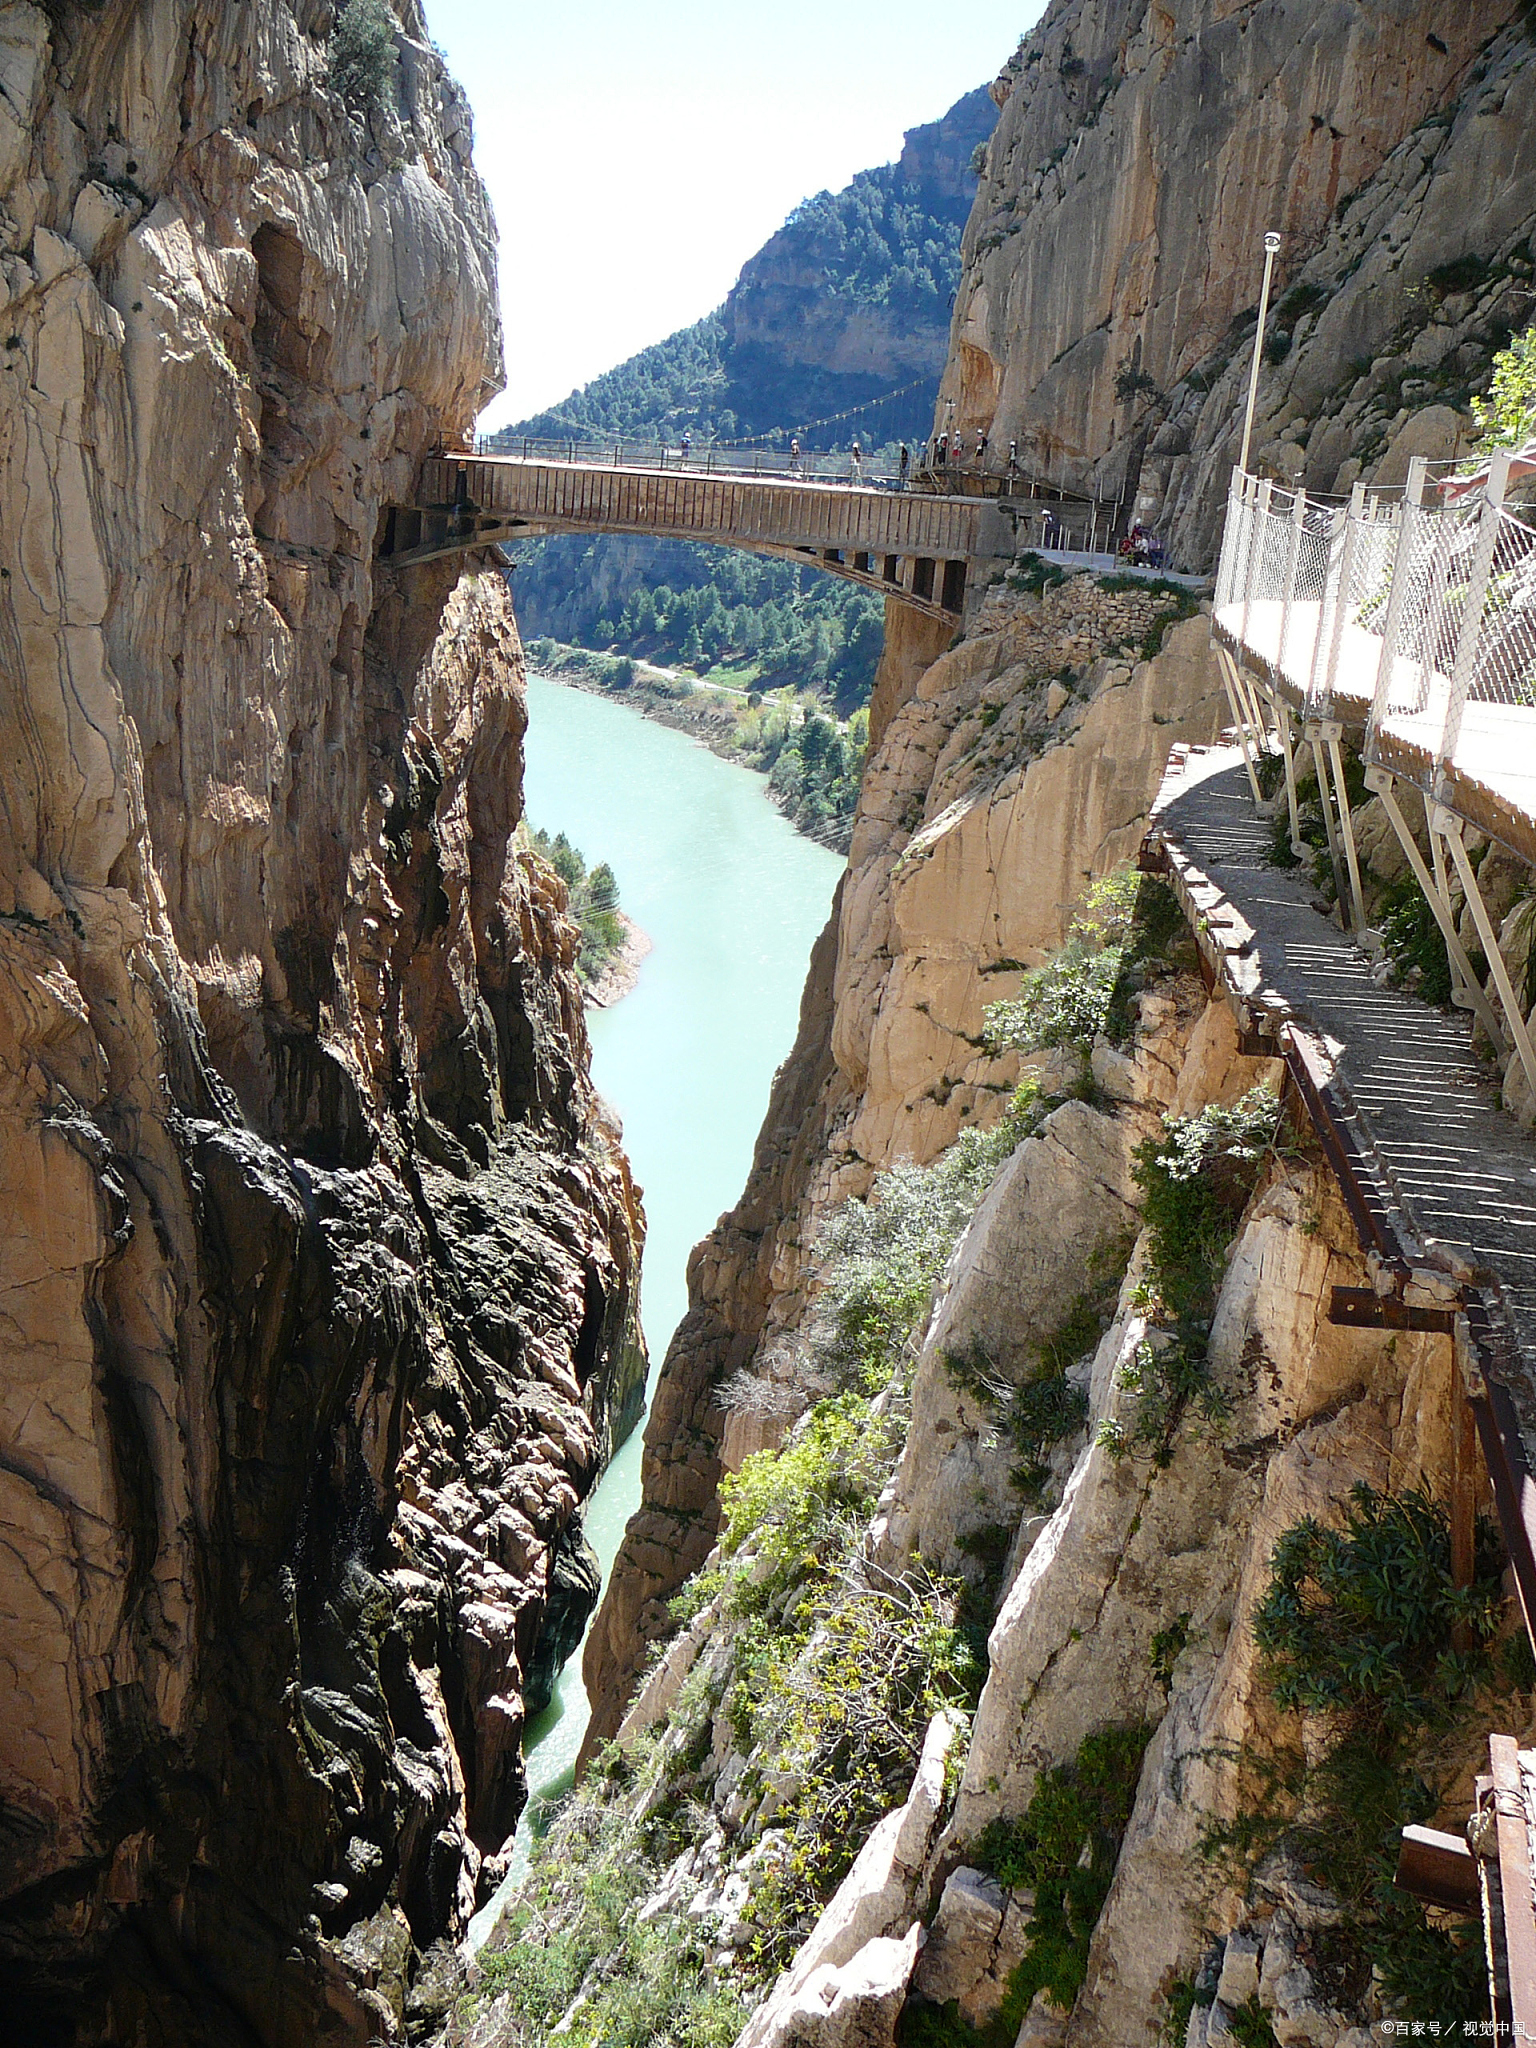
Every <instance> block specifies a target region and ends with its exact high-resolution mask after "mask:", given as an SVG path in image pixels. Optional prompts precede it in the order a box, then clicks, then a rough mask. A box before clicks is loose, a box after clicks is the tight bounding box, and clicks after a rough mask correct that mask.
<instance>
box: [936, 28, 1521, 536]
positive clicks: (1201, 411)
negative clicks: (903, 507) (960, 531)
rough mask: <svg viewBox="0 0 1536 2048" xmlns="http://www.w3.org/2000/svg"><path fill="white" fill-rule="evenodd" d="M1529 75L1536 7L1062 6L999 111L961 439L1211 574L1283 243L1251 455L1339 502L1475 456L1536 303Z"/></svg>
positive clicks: (944, 416)
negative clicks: (1014, 445) (1268, 280)
mask: <svg viewBox="0 0 1536 2048" xmlns="http://www.w3.org/2000/svg"><path fill="white" fill-rule="evenodd" d="M1533 66H1536V48H1533V46H1532V42H1531V38H1530V27H1529V20H1528V10H1524V9H1522V8H1521V7H1519V6H1518V5H1516V4H1515V0H1478V4H1475V5H1471V6H1467V7H1461V8H1456V9H1453V10H1451V11H1450V13H1449V14H1448V13H1447V12H1446V10H1444V9H1443V8H1436V7H1434V6H1431V5H1428V4H1421V5H1411V4H1406V0H1391V4H1388V0H1371V4H1368V5H1365V6H1346V5H1325V6H1319V5H1317V4H1315V0H1261V4H1259V5H1257V6H1234V5H1231V4H1228V0H1193V4H1180V5H1177V6H1175V5H1173V4H1163V0H1152V4H1151V5H1148V4H1147V0H1054V4H1053V5H1052V6H1051V7H1049V8H1048V9H1047V11H1046V14H1045V16H1044V19H1043V20H1042V21H1041V22H1040V24H1039V26H1038V27H1037V28H1036V29H1034V30H1033V31H1032V32H1031V34H1030V35H1029V36H1028V37H1027V38H1026V39H1025V41H1024V43H1023V45H1022V46H1021V48H1020V50H1019V51H1018V53H1017V55H1016V56H1015V57H1014V58H1013V59H1012V61H1011V62H1010V63H1009V65H1008V66H1007V68H1006V69H1005V71H1004V72H1003V74H1002V76H1001V77H1000V78H999V80H998V81H997V84H996V85H995V86H994V88H993V90H994V94H995V96H996V97H997V98H998V99H999V101H1001V102H1002V115H1001V118H1000V120H999V122H998V127H997V131H996V133H995V135H994V136H993V139H992V142H991V144H990V147H989V152H988V159H987V170H986V175H985V177H984V178H983V181H982V186H981V190H980V192H979V193H978V196H977V201H976V205H975V207H974V209H973V211H972V214H971V219H970V223H969V225H968V227H967V229H966V235H965V240H964V244H963V248H962V261H963V274H962V278H961V285H960V292H959V297H958V300H957V303H956V307H955V319H954V326H953V330H952V334H951V346H950V360H949V366H948V369H947V370H946V372H945V377H944V382H943V384H942V386H941V389H940V399H939V411H938V415H937V417H938V419H939V421H940V423H941V424H944V423H949V424H952V425H953V426H955V427H957V428H960V429H964V430H966V431H971V430H974V429H975V428H977V427H985V428H987V429H989V431H990V433H991V436H992V440H993V444H994V446H995V447H1001V446H1002V445H1004V444H1005V443H1006V442H1007V441H1008V440H1010V439H1017V440H1018V442H1019V445H1020V450H1021V460H1027V462H1028V463H1029V464H1031V465H1032V466H1035V467H1038V468H1039V469H1040V470H1041V471H1042V472H1043V473H1044V474H1046V475H1048V476H1049V477H1051V478H1052V479H1053V480H1054V481H1056V482H1057V483H1060V484H1064V485H1066V486H1068V487H1070V488H1072V489H1076V490H1088V489H1093V490H1096V491H1097V492H1098V493H1099V494H1100V495H1101V496H1104V497H1109V498H1115V497H1117V496H1120V495H1122V494H1123V495H1124V497H1125V499H1126V502H1127V504H1128V506H1129V507H1130V509H1131V511H1132V513H1133V515H1134V516H1136V517H1139V518H1141V519H1142V520H1143V521H1145V522H1146V523H1147V524H1149V525H1151V526H1154V527H1158V528H1161V529H1163V530H1164V532H1165V534H1166V537H1167V540H1168V543H1169V546H1170V549H1171V552H1172V555H1173V557H1174V558H1175V559H1176V560H1178V561H1180V562H1181V563H1183V564H1184V565H1185V566H1188V567H1190V568H1196V569H1202V568H1206V567H1208V566H1209V565H1210V563H1211V561H1212V559H1213V553H1214V547H1215V542H1216V537H1217V534H1218V532H1219V525H1220V515H1221V508H1222V504H1223V502H1224V498H1225V490H1226V480H1227V474H1228V471H1229V470H1230V467H1231V465H1232V463H1233V461H1234V460H1235V459H1236V456H1237V449H1238V441H1239V436H1240V433H1241V426H1242V400H1243V395H1244V390H1245V385H1246V378H1247V372H1248V364H1249V359H1250V355H1251V350H1252V343H1253V333H1254V323H1255V319H1256V316H1257V311H1258V296H1259V281H1260V273H1261V270H1262V264H1263V257H1262V253H1261V243H1262V240H1263V236H1264V233H1265V231H1266V230H1267V229H1271V228H1273V229H1276V230H1278V231H1279V232H1280V234H1281V235H1282V238H1283V240H1282V245H1281V251H1280V255H1279V257H1278V259H1277V268H1276V285H1275V302H1274V321H1273V324H1272V327H1271V330H1270V335H1269V338H1268V357H1269V362H1268V366H1267V368H1266V370H1265V373H1264V375H1263V378H1262V380H1261V384H1260V410H1259V415H1258V418H1259V427H1258V430H1257V438H1256V440H1255V444H1254V445H1255V448H1256V450H1258V451H1260V452H1261V454H1262V456H1263V458H1264V459H1265V460H1266V462H1267V463H1268V464H1269V465H1270V466H1271V468H1272V469H1273V471H1274V472H1275V473H1278V474H1283V475H1286V476H1288V477H1295V476H1298V475H1301V474H1303V473H1304V474H1305V477H1306V482H1307V485H1308V487H1309V488H1310V489H1314V490H1319V491H1331V490H1347V489H1348V487H1349V484H1350V483H1351V482H1352V481H1353V480H1354V478H1355V477H1357V476H1364V477H1365V478H1366V480H1367V481H1372V480H1375V479H1377V478H1380V479H1381V480H1383V481H1397V482H1401V480H1402V477H1403V475H1404V473H1405V470H1406V464H1407V458H1408V455H1409V454H1411V453H1424V454H1429V455H1433V456H1442V455H1450V454H1454V453H1455V452H1456V450H1457V444H1458V433H1461V434H1465V431H1466V429H1467V427H1468V426H1469V425H1470V420H1469V415H1468V412H1467V398H1468V395H1469V393H1470V392H1471V391H1473V390H1476V389H1479V388H1480V384H1481V381H1485V380H1486V377H1487V372H1488V364H1489V359H1490V352H1491V351H1492V350H1493V349H1494V348H1496V347H1499V346H1502V345H1503V342H1504V341H1505V340H1506V339H1507V337H1508V335H1509V332H1510V330H1511V328H1512V327H1514V326H1517V325H1521V326H1523V325H1524V324H1525V323H1526V321H1527V320H1528V318H1529V316H1530V312H1531V308H1532V305H1533V303H1536V301H1533V297H1532V290H1531V267H1532V250H1531V247H1530V234H1531V221H1532V218H1533V215H1536V123H1533V120H1532V109H1533V104H1536V77H1533ZM1462 445H1465V442H1464V441H1463V443H1462Z"/></svg>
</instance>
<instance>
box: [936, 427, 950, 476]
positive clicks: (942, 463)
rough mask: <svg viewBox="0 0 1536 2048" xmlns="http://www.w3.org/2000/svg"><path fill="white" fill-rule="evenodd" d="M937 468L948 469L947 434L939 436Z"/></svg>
mask: <svg viewBox="0 0 1536 2048" xmlns="http://www.w3.org/2000/svg"><path fill="white" fill-rule="evenodd" d="M938 466H939V468H940V469H948V467H949V436H948V434H940V436H939V449H938Z"/></svg>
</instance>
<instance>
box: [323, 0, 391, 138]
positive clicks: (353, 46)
mask: <svg viewBox="0 0 1536 2048" xmlns="http://www.w3.org/2000/svg"><path fill="white" fill-rule="evenodd" d="M397 27H398V24H397V22H396V20H395V17H394V16H393V15H392V14H391V13H390V11H389V9H388V8H387V7H386V6H385V4H384V0H346V5H345V6H344V7H343V8H342V10H341V12H340V14H339V15H338V16H337V17H336V26H335V28H334V29H333V30H332V31H331V51H330V65H331V83H332V85H333V86H334V87H335V89H336V91H337V92H339V93H340V94H341V96H342V98H343V99H345V100H347V101H348V102H350V103H351V104H352V105H353V106H357V107H361V108H362V109H363V110H364V111H365V112H367V113H377V112H378V111H379V110H380V109H381V108H382V107H384V106H385V104H386V103H387V102H389V101H391V100H392V99H393V96H394V90H395V70H396V58H395V34H396V30H397Z"/></svg>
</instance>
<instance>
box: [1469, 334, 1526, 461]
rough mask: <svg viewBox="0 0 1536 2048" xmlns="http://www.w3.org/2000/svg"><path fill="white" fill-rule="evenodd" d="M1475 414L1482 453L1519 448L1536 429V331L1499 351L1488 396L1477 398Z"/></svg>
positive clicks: (1473, 409) (1474, 402)
mask: <svg viewBox="0 0 1536 2048" xmlns="http://www.w3.org/2000/svg"><path fill="white" fill-rule="evenodd" d="M1472 411H1473V414H1474V416H1475V417H1476V420H1477V424H1478V426H1479V427H1480V428H1481V429H1482V439H1481V441H1480V442H1479V444H1478V445H1479V447H1480V448H1482V449H1490V448H1517V447H1519V446H1520V445H1521V444H1522V443H1523V442H1524V441H1525V440H1526V438H1527V437H1528V435H1529V434H1530V433H1531V431H1532V429H1533V427H1536V327H1528V328H1527V329H1526V330H1525V332H1524V334H1519V335H1516V336H1515V338H1514V339H1513V340H1512V341H1511V342H1510V344H1509V346H1508V348H1503V349H1500V350H1499V352H1498V354H1497V355H1496V356H1495V357H1494V359H1493V374H1492V377H1491V379H1490V381H1489V385H1488V396H1487V397H1486V398H1474V399H1473V401H1472Z"/></svg>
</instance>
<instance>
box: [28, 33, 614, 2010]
mask: <svg viewBox="0 0 1536 2048" xmlns="http://www.w3.org/2000/svg"><path fill="white" fill-rule="evenodd" d="M334 19H335V14H334V10H333V8H332V7H331V6H330V5H329V4H326V0H297V4H294V5H291V6H290V5H285V4H280V0H248V4H239V5H234V6H227V7H226V6H214V5H208V4H204V0H152V4H143V5H141V4H132V0H107V4H104V5H100V6H84V5H81V6H76V5H74V4H72V0H61V4H59V5H57V6H54V7H52V8H49V9H47V10H45V9H43V8H40V7H35V6H31V5H28V4H14V5H9V6H6V7H5V8H3V9H0V279H3V283H0V298H3V305H4V312H3V320H0V326H3V330H4V340H3V347H0V390H3V396H0V579H3V583H0V677H3V686H0V764H3V766H0V792H3V803H0V1128H3V1135H0V1185H3V1202H4V1206H5V1213H6V1222H7V1229H6V1238H5V1244H4V1249H3V1253H0V1259H3V1283H0V1285H3V1300H4V1316H3V1339H0V1363H3V1370H0V1403H3V1420H0V1429H3V1451H0V1523H3V1525H4V1546H3V1547H4V1558H5V1561H4V1566H3V1569H0V1613H3V1615H4V1627H3V1641H4V1651H3V1666H0V1668H3V1671H4V1703H3V1707H0V1964H3V1971H4V1980H5V1985H6V2000H7V2026H8V2028H9V2030H10V2032H9V2037H10V2038H12V2039H16V2040H29V2041H30V2040H35V2041H39V2042H42V2041H55V2040H60V2041H62V2040H70V2039H74V2038H78V2039H80V2040H82V2041H84V2040H90V2041H123V2042H127V2041H135V2042H138V2041H144V2040H153V2041H155V2042H164V2043H175V2044H181V2043H194V2042H197V2043H203V2042H206V2043H208V2044H210V2048H211V2044H214V2043H217V2044H219V2048H224V2044H227V2043H229V2042H232V2041H236V2040H238V2041H250V2042H262V2043H268V2042H271V2043H275V2042H278V2041H294V2042H296V2041H299V2040H303V2041H306V2042H307V2041H318V2040H335V2041H338V2042H357V2043H362V2042H364V2041H367V2040H377V2039H384V2040H393V2039H397V2038H400V2036H401V2032H402V2028H403V2024H404V2020H403V2014H404V2008H405V2001H406V1998H407V1995H408V1990H409V1986H410V1982H411V1980H412V1978H413V1976H415V1975H416V1974H417V1959H418V1958H419V1956H420V1954H421V1953H422V1952H424V1951H426V1950H427V1949H429V1948H430V1946H431V1945H432V1944H433V1943H434V1942H435V1941H439V1940H441V1939H442V1938H444V1937H451V1936H454V1935H456V1934H457V1933H458V1932H459V1931H460V1930H461V1929H462V1926H463V1924H464V1920H465V1917H466V1915H467V1912H468V1911H469V1910H470V1909H471V1908H472V1906H473V1904H474V1902H475V1900H476V1898H477V1897H478V1896H483V1895H484V1885H485V1884H486V1883H488V1882H489V1881H490V1880H491V1879H492V1878H493V1876H494V1874H495V1873H494V1867H492V1868H491V1869H484V1868H483V1864H484V1861H485V1859H486V1858H488V1857H491V1856H492V1855H493V1854H494V1852H495V1851H497V1850H498V1849H499V1848H500V1847H501V1845H502V1843H503V1841H504V1840H505V1838H506V1837H507V1835H508V1834H509V1833H510V1830H511V1828H512V1826H513V1823H514V1821H515V1819H516V1816H517V1812H518V1809H519V1807H520V1804H521V1799H522V1771H521V1763H520V1759H519V1744H520V1737H521V1730H522V1725H523V1720H524V1716H525V1711H526V1708H527V1705H528V1704H529V1703H530V1702H531V1703H532V1704H534V1705H537V1704H538V1702H539V1697H540V1694H541V1693H542V1692H547V1688H548V1685H549V1683H550V1679H551V1676H552V1672H553V1669H554V1668H557V1667H558V1663H559V1662H560V1661H561V1660H562V1659H563V1656H564V1654H565V1652H566V1651H567V1650H568V1649H569V1647H570V1646H571V1645H572V1644H573V1643H574V1642H575V1641H576V1640H577V1639H578V1638H579V1635H580V1631H581V1628H582V1625H583V1622H584V1619H585V1615H586V1612H587V1611H588V1608H589V1607H590V1604H591V1601H592V1599H593V1597H594V1596H595V1591H596V1586H595V1576H594V1574H593V1573H592V1572H591V1570H590V1567H589V1565H588V1563H587V1554H586V1553H585V1550H584V1545H583V1542H582V1539H581V1534H580V1516H579V1506H580V1501H581V1499H582V1497H583V1496H584V1494H585V1493H586V1491H587V1490H588V1488H589V1487H590V1485H591V1483H592V1481H593V1479H594V1478H595V1476H596V1474H597V1472H598V1470H599V1469H600V1467H601V1464H602V1462H603V1461H604V1459H605V1458H606V1456H607V1454H608V1451H609V1449H610V1448H611V1445H612V1443H613V1441H614V1438H615V1436H616V1434H617V1433H619V1432H620V1431H621V1430H622V1429H623V1428H624V1427H625V1426H627V1424H628V1422H629V1421H630V1420H631V1419H632V1417H633V1415H634V1412H635V1409H636V1405H637V1403H638V1400H639V1398H640V1388H641V1380H642V1375H643V1366H644V1360H643V1355H642V1353H641V1350H640V1347H639V1342H638V1336H637V1331H636V1324H635V1318H634V1297H635V1280H636V1271H637V1264H638V1258H639V1248H640V1240H641V1235H642V1230H643V1222H642V1218H641V1214H640V1210H639V1205H638V1201H637V1199H636V1195H635V1192H634V1190H633V1189H632V1187H631V1186H630V1184H629V1181H628V1177H627V1170H626V1167H625V1164H624V1160H623V1157H622V1154H621V1153H620V1151H619V1150H618V1147H617V1144H616V1142H615V1138H614V1134H613V1132H612V1130H611V1128H610V1127H609V1126H608V1124H607V1123H606V1121H605V1119H604V1116H603V1113H602V1112H601V1109H600V1106H599V1105H598V1104H597V1102H596V1100H595V1098H594V1096H593V1094H592V1091H591V1087H590V1083H589V1081H588V1079H587V1071H586V1042H585V1030H584V1024H583V1013H582V1001H581V994H580V989H579V986H578V983H577V980H576V977H575V974H574V971H573V963H574V947H575V943H576V933H575V930H574V927H573V926H572V925H571V924H570V923H569V922H568V921H567V920H566V918H565V917H564V915H563V908H564V904H563V892H562V890H561V887H560V885H559V884H558V883H557V882H556V881H555V880H554V878H553V877H552V876H551V875H550V873H549V871H548V870H547V869H544V868H543V867H541V866H540V865H539V864H538V863H536V862H535V861H533V860H532V859H531V858H530V857H529V856H528V855H527V854H526V853H525V852H523V851H520V849H519V847H518V844H517V842H516V839H515V836H514V835H515V828H516V826H517V823H518V819H519V815H520V804H521V797H520V772H521V754H520V748H521V737H522V732H523V728H524V723H525V716H524V711H523V704H522V692H521V653H520V649H519V645H518V639H517V631H516V626H515V623H514V620H513V618H512V614H511V609H510V604H509V602H508V598H507V594H506V590H505V585H504V582H503V579H502V578H501V577H500V576H499V575H497V574H495V573H491V572H490V571H489V570H485V569H481V568H478V567H476V566H475V565H473V564H472V565H470V566H469V567H468V568H467V569H466V570H465V571H464V573H463V574H460V572H459V568H458V566H457V565H455V564H451V563H450V564H434V565H429V566H427V567H424V568H417V569H408V570H403V571H394V572H391V571H388V570H383V569H381V568H380V567H379V566H378V565H377V564H376V562H375V560H374V541H375V536H376V533H377V531H378V528H379V524H380V519H381V515H382V510H383V508H384V507H385V506H386V505H387V504H389V503H390V502H392V501H398V500H399V499H400V498H401V497H402V496H404V495H405V494H407V493H408V492H409V489H410V486H411V483H412V480H413V477H414V474H415V471H416V468H417V466H418V464H419V462H420V459H421V457H422V455H423V454H424V453H425V452H426V451H427V450H428V448H429V447H430V446H431V445H432V444H433V443H434V442H435V441H438V440H441V439H448V440H453V439H456V438H457V437H458V436H459V435H461V434H462V433H463V432H464V431H465V430H466V429H467V428H468V427H469V426H470V424H471V423H472V421H473V418H474V415H475V413H476V411H477V409H478V408H479V406H480V405H481V403H482V402H483V399H484V396H485V394H486V392H487V390H488V389H489V388H493V387H494V385H495V383H496V381H497V380H498V377H499V370H500V351H499V332H498V323H497V314H496V311H495V270H494V229H493V225H492V222H491V219H490V214H489V209H488V206H487V203H486V199H485V195H484V192H483V190H482V188H481V186H480V184H479V181H478V179H477V177H476V175H475V173H474V170H473V168H472V165H471V161H470V123H469V114H468V109H467V106H466V104H465V102H464V100H463V97H462V95H461V94H460V93H459V91H458V89H457V87H456V86H455V85H454V84H453V82H452V81H451V79H449V78H448V77H447V76H446V74H445V72H444V69H443V65H442V62H441V59H440V57H439V56H438V55H437V53H436V52H435V51H434V50H433V49H432V47H431V45H430V43H429V42H428V39H427V36H426V33H425V28H424V25H423V22H422V19H421V16H420V13H419V11H418V9H417V8H416V7H415V6H414V5H413V4H407V5H406V6H405V7H404V8H402V9H401V10H400V26H399V28H398V30H397V32H396V34H395V35H394V37H393V41H392V44H391V45H390V46H389V48H388V50H387V52H386V63H387V71H388V77H389V84H388V87H387V90H384V91H382V92H380V93H379V94H378V95H377V96H376V98H374V99H373V101H372V102H371V103H369V101H368V100H367V99H366V98H365V99H359V98H357V97H356V96H354V98H353V99H352V100H351V101H350V102H348V101H347V100H345V99H344V98H343V95H342V93H341V91H340V90H339V89H338V87H337V85H336V84H335V82H334V81H332V80H331V78H330V75H329V54H330V52H329V37H330V35H331V33H332V30H333V27H334Z"/></svg>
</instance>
